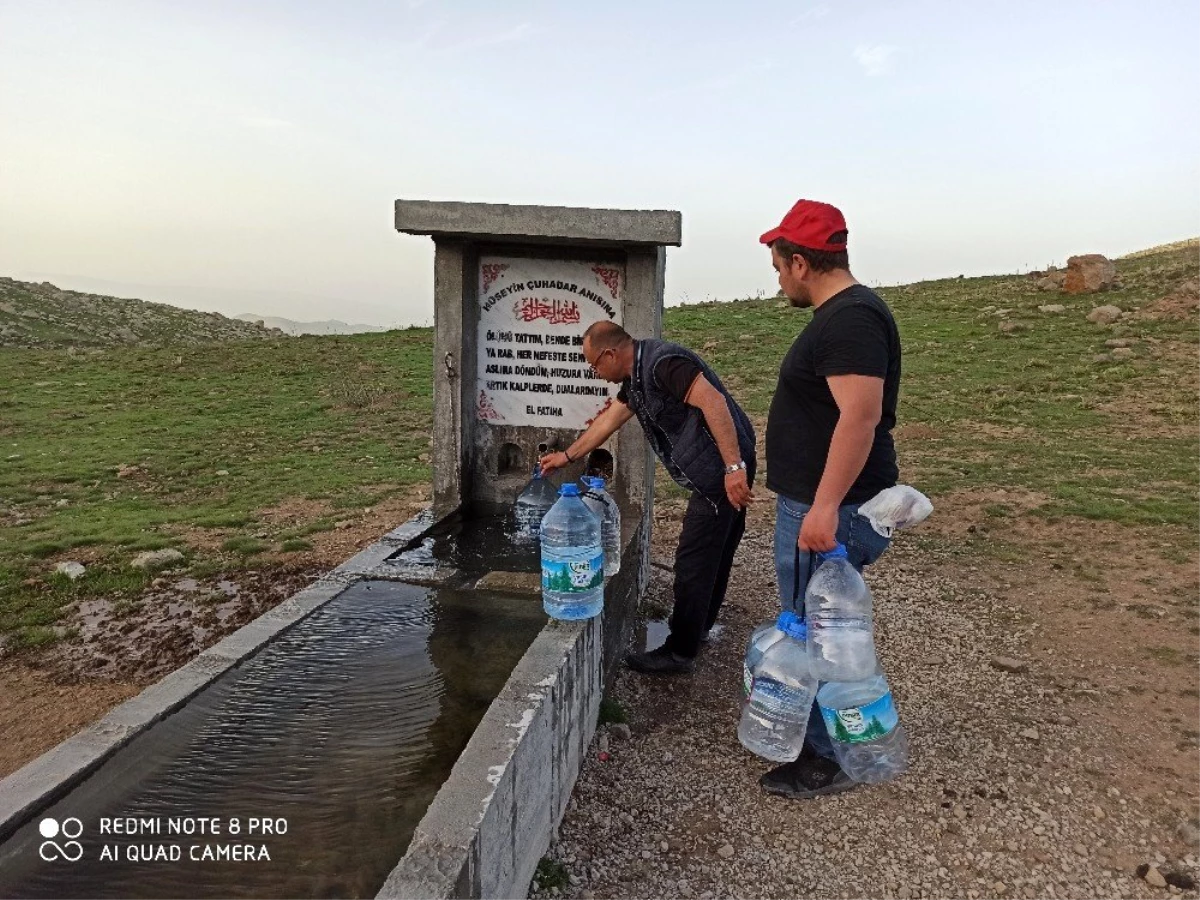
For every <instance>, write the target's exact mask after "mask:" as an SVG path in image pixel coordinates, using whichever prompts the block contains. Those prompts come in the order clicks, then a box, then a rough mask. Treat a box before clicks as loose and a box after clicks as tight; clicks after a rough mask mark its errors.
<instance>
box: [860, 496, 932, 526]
mask: <svg viewBox="0 0 1200 900" xmlns="http://www.w3.org/2000/svg"><path fill="white" fill-rule="evenodd" d="M931 512H933V504H932V503H931V502H930V500H929V498H928V497H926V496H925V495H924V494H922V493H921V492H920V491H918V490H917V489H916V488H915V487H911V486H909V485H907V484H898V485H896V486H895V487H890V488H887V489H885V490H882V491H880V492H879V493H878V494H876V495H875V496H874V497H872V498H871V499H870V500H868V501H867V502H866V503H864V504H863V505H862V506H860V507H859V508H858V514H859V515H861V516H866V517H867V519H868V520H869V521H870V522H871V527H872V528H874V529H875V530H876V531H877V532H879V533H880V534H881V535H883V536H884V537H888V538H890V537H891V536H892V532H893V531H895V530H896V529H897V528H907V527H909V526H910V525H916V524H918V523H919V522H924V521H925V519H926V518H928V516H929V514H930V513H931Z"/></svg>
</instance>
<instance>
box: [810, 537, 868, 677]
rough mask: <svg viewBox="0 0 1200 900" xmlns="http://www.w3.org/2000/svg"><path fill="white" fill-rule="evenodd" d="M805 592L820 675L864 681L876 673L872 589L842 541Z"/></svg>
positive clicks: (815, 669) (812, 650) (814, 659)
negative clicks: (852, 561)
mask: <svg viewBox="0 0 1200 900" xmlns="http://www.w3.org/2000/svg"><path fill="white" fill-rule="evenodd" d="M820 556H821V559H822V560H823V562H822V563H821V564H820V566H818V567H817V571H816V572H814V573H813V577H812V578H811V579H810V580H809V582H808V590H806V591H805V592H804V611H805V617H806V619H807V620H808V629H809V631H808V637H809V645H810V647H809V652H810V657H811V661H812V672H813V675H815V676H816V677H817V680H818V681H862V680H863V679H865V678H870V677H871V676H872V675H874V674H875V671H876V669H877V667H878V665H879V663H878V661H877V660H876V658H875V634H874V626H873V618H872V612H871V591H870V590H869V589H868V588H867V583H866V582H865V581H863V577H862V575H860V574H859V573H858V571H857V570H856V569H855V568H854V566H852V565H850V560H849V559H847V558H846V548H845V546H843V545H842V544H838V545H837V546H836V547H835V548H834V549H832V550H830V551H828V552H827V553H822V554H820Z"/></svg>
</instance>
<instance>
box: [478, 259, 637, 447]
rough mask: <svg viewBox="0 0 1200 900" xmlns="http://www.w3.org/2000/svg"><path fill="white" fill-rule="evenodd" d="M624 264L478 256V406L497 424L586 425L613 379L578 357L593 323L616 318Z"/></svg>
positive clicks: (605, 401) (604, 402) (613, 391)
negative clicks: (585, 335)
mask: <svg viewBox="0 0 1200 900" xmlns="http://www.w3.org/2000/svg"><path fill="white" fill-rule="evenodd" d="M624 287H625V266H624V264H623V263H594V262H581V261H577V260H556V259H525V258H521V257H498V256H485V257H482V258H481V259H480V261H479V342H478V345H477V346H478V348H479V353H478V360H479V366H478V371H477V375H476V377H477V379H478V383H477V385H476V398H475V413H476V415H477V416H478V417H479V419H480V420H482V421H485V422H489V423H491V424H494V425H534V426H542V427H549V428H573V429H580V430H582V429H583V428H586V427H587V425H588V423H590V422H591V421H592V419H594V418H595V417H596V416H597V415H598V414H599V413H600V411H601V410H603V409H605V408H607V407H608V405H609V404H611V403H612V399H611V398H613V397H616V395H617V388H618V386H617V385H615V384H609V383H608V382H606V381H604V380H602V379H601V378H600V377H599V376H597V375H596V373H595V372H593V371H592V369H591V367H590V366H589V365H588V364H587V361H586V360H585V359H584V358H583V347H582V344H583V332H584V331H585V330H586V329H587V327H588V326H589V325H591V324H592V323H593V322H600V321H610V322H617V323H618V324H619V323H620V322H621V298H622V295H623V291H624Z"/></svg>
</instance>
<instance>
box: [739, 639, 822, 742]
mask: <svg viewBox="0 0 1200 900" xmlns="http://www.w3.org/2000/svg"><path fill="white" fill-rule="evenodd" d="M782 631H783V637H782V638H780V639H779V640H778V641H776V642H775V643H774V644H772V645H771V646H770V647H768V648H767V649H766V651H765V652H764V653H763V658H762V659H761V660H760V661H759V663H758V667H757V669H756V670H755V673H754V682H753V684H752V685H751V687H750V699H749V700H748V701H747V703H746V705H745V706H744V707H743V708H742V721H741V722H740V723H739V724H738V740H740V741H741V742H742V746H744V747H745V748H746V749H747V750H749V751H751V752H752V753H757V754H758V755H759V756H762V757H764V758H766V759H769V760H773V761H774V762H791V761H792V760H794V759H795V758H796V757H798V756H799V755H800V750H801V749H802V748H803V747H804V732H805V730H806V728H807V727H808V717H809V715H810V714H811V712H812V703H813V696H814V695H815V694H816V692H817V680H816V679H815V678H814V677H813V675H812V672H811V671H810V670H809V666H808V648H807V646H806V638H807V628H806V626H805V624H804V622H803V621H802V620H800V619H798V618H792V619H791V620H790V621H788V622H785V623H784V627H783V629H782Z"/></svg>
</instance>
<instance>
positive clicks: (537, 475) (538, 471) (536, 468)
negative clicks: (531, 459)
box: [533, 463, 542, 481]
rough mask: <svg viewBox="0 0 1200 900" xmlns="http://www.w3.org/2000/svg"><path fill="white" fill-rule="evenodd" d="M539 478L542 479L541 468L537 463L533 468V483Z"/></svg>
mask: <svg viewBox="0 0 1200 900" xmlns="http://www.w3.org/2000/svg"><path fill="white" fill-rule="evenodd" d="M541 477H542V466H541V464H540V463H538V464H535V465H534V467H533V479H534V481H536V480H537V479H539V478H541Z"/></svg>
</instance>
